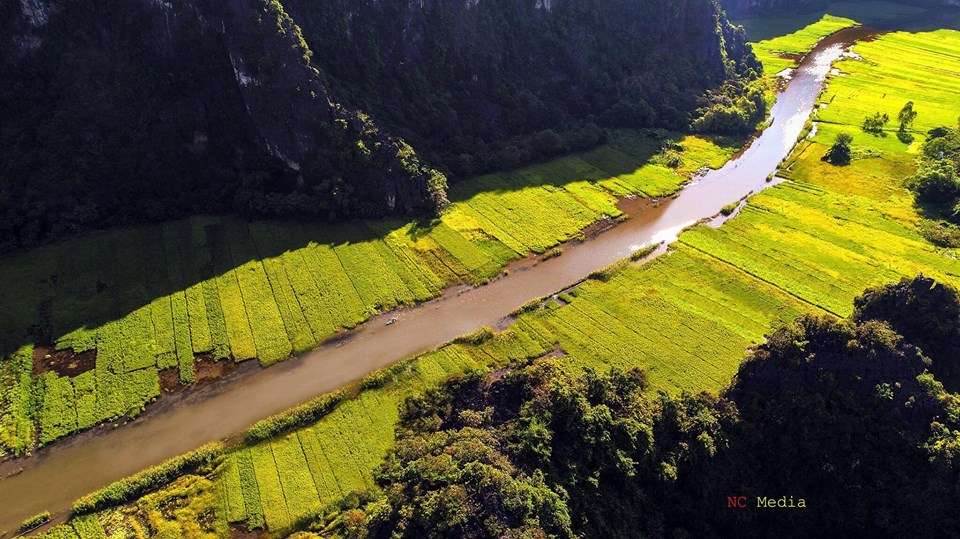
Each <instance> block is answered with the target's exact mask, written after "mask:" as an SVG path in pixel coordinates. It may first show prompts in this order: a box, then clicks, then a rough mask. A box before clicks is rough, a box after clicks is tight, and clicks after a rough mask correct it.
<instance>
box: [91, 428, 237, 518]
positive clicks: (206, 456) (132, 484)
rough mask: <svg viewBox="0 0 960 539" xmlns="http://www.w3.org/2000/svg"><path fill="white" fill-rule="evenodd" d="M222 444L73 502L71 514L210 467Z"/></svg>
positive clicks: (122, 500) (126, 498) (102, 506)
mask: <svg viewBox="0 0 960 539" xmlns="http://www.w3.org/2000/svg"><path fill="white" fill-rule="evenodd" d="M225 447H226V446H225V445H224V444H223V443H222V442H213V443H209V444H207V445H205V446H203V447H201V448H199V449H196V450H194V451H191V452H189V453H186V454H183V455H180V456H179V457H176V458H173V459H170V460H168V461H166V462H164V463H162V464H158V465H156V466H153V467H151V468H147V469H146V470H143V471H142V472H139V473H137V474H135V475H131V476H129V477H126V478H124V479H121V480H119V481H117V482H115V483H112V484H110V485H107V486H106V487H104V488H102V489H100V490H97V491H95V492H92V493H90V494H87V495H86V496H84V497H82V498H80V499H79V500H77V501H75V502H73V513H74V514H75V515H83V514H87V513H93V512H95V511H100V510H102V509H106V508H108V507H114V506H117V505H121V504H124V503H127V502H129V501H132V500H135V499H137V498H139V497H141V496H143V495H144V494H146V493H147V492H149V491H151V490H154V489H157V488H160V487H162V486H165V485H166V484H167V483H169V482H170V481H173V480H174V479H176V478H177V477H179V476H180V475H183V474H185V473H188V472H190V471H193V470H196V469H197V468H200V467H201V466H205V465H209V464H211V463H213V462H214V460H216V459H217V458H218V457H220V455H222V454H223V451H224V449H225Z"/></svg>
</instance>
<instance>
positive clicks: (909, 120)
mask: <svg viewBox="0 0 960 539" xmlns="http://www.w3.org/2000/svg"><path fill="white" fill-rule="evenodd" d="M897 119H898V120H900V129H899V130H898V131H897V137H899V138H900V140H901V141H903V142H905V143H910V142H913V135H911V134H910V133H908V132H907V130H908V129H910V126H911V125H913V122H914V120H916V119H917V111H915V110H913V101H907V104H906V105H904V106H903V108H902V109H900V113H899V114H897Z"/></svg>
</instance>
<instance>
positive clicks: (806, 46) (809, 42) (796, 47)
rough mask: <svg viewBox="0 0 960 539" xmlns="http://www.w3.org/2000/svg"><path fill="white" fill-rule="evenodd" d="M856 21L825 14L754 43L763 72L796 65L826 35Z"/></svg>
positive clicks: (775, 72) (773, 72)
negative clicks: (793, 29)
mask: <svg viewBox="0 0 960 539" xmlns="http://www.w3.org/2000/svg"><path fill="white" fill-rule="evenodd" d="M856 24H857V22H856V21H854V20H852V19H847V18H844V17H835V16H833V15H829V14H827V15H824V16H823V17H821V18H820V19H819V20H818V21H816V22H814V23H813V24H810V25H809V26H805V27H803V28H801V29H799V30H797V31H795V32H793V33H790V34H787V35H782V36H779V37H774V38H770V39H765V40H763V41H758V42H756V43H752V44H751V45H752V47H753V52H754V53H755V54H756V55H757V58H758V59H759V60H760V62H761V63H762V64H763V73H764V75H767V76H772V75H776V74H778V73H780V72H781V71H783V70H785V69H789V68H792V67H794V65H796V62H797V59H798V58H799V57H800V56H802V55H804V54H806V53H807V51H809V50H810V49H812V48H813V47H814V45H816V44H817V43H818V42H819V41H820V40H821V39H823V38H824V37H826V36H828V35H830V34H834V33H836V32H839V31H840V30H843V29H844V28H849V27H851V26H855V25H856Z"/></svg>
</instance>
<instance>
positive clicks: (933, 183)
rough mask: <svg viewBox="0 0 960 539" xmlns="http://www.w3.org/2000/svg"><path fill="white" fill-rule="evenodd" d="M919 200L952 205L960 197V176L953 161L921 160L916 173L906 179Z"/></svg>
mask: <svg viewBox="0 0 960 539" xmlns="http://www.w3.org/2000/svg"><path fill="white" fill-rule="evenodd" d="M907 186H908V187H910V188H911V189H913V191H914V192H916V193H917V198H919V199H920V201H921V202H925V203H929V204H936V205H949V206H953V205H954V204H955V202H956V200H957V198H958V197H960V178H958V177H957V168H956V167H955V166H954V164H953V162H951V161H947V160H942V161H941V160H937V161H932V162H922V163H921V164H920V168H919V169H918V170H917V173H916V174H914V175H913V177H912V178H910V179H908V180H907Z"/></svg>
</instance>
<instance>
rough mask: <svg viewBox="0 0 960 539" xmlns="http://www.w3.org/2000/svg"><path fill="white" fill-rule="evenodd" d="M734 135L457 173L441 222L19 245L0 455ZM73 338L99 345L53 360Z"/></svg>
mask: <svg viewBox="0 0 960 539" xmlns="http://www.w3.org/2000/svg"><path fill="white" fill-rule="evenodd" d="M674 144H680V145H681V146H682V148H683V149H684V151H683V152H682V161H681V163H680V164H679V165H678V166H674V167H673V168H671V167H668V166H665V165H664V164H663V163H664V161H665V160H664V159H663V155H662V154H663V151H664V148H666V147H668V146H672V145H674ZM736 149H737V144H735V143H733V142H731V141H724V140H710V139H706V138H701V137H697V136H683V135H679V134H676V133H671V132H667V131H660V130H649V131H643V132H617V133H614V134H613V135H612V136H611V139H610V141H609V143H608V144H606V145H603V146H601V147H599V148H597V149H595V150H592V151H588V152H584V153H580V154H576V155H571V156H568V157H564V158H561V159H557V160H555V161H550V162H547V163H543V164H539V165H535V166H530V167H526V168H523V169H519V170H516V171H512V172H508V173H501V174H492V175H487V176H483V177H479V178H475V179H472V180H469V181H466V182H463V183H460V184H456V185H454V186H453V188H452V189H451V192H450V198H451V200H453V203H452V204H451V207H450V208H449V209H448V211H447V212H446V213H445V214H444V215H443V216H442V217H441V218H439V219H437V220H435V221H433V222H429V223H420V222H415V223H403V222H398V221H395V222H387V221H377V222H353V223H348V224H341V225H328V224H309V223H308V224H303V223H283V222H254V223H249V224H248V223H245V222H241V221H239V220H236V219H231V218H227V217H195V218H192V219H188V220H183V221H177V222H170V223H164V224H161V225H153V226H144V227H138V228H128V229H118V230H111V231H105V232H99V233H94V234H89V235H85V236H81V237H78V238H75V239H71V240H68V241H65V242H62V243H59V244H56V245H51V246H47V247H42V248H40V249H36V250H33V251H29V252H25V253H19V254H14V255H11V256H8V257H7V258H6V259H5V261H4V264H3V265H2V266H0V282H4V283H15V285H13V286H4V287H2V288H0V357H2V358H4V359H0V457H2V456H3V455H5V454H23V453H24V452H27V451H29V450H30V449H31V448H32V447H36V446H37V445H43V444H47V443H50V442H53V441H54V440H57V439H58V438H61V437H63V436H66V435H68V434H70V433H72V432H76V431H78V430H82V429H85V428H89V427H91V426H93V425H96V424H98V423H101V422H103V421H106V420H108V419H112V418H116V417H124V416H135V415H136V414H138V413H139V412H140V411H141V410H142V409H143V408H144V406H145V405H146V404H147V403H149V402H150V401H151V400H153V399H155V398H157V397H158V396H159V395H160V393H161V391H162V390H163V388H162V387H161V386H162V384H161V382H162V380H166V379H170V378H172V379H173V380H176V381H179V383H180V384H191V383H193V382H194V381H195V380H196V377H197V360H198V359H200V358H203V359H205V360H208V361H213V360H220V361H245V360H252V359H256V360H258V361H259V362H260V363H261V364H263V365H264V366H267V365H270V364H273V363H275V362H277V361H281V360H283V359H285V358H288V357H290V356H291V354H294V353H297V352H302V351H305V350H309V349H310V348H312V347H314V346H315V345H317V344H318V343H320V342H322V341H324V340H325V339H328V338H330V337H331V336H334V335H335V334H336V333H338V332H340V331H343V330H345V329H349V328H352V327H354V326H356V325H357V324H359V323H361V322H363V321H364V320H366V319H368V318H369V317H371V316H372V315H374V314H376V313H379V312H382V311H386V310H390V309H393V308H396V307H399V306H402V305H411V304H414V303H416V302H420V301H424V300H427V299H430V298H433V297H436V296H437V295H439V294H440V292H441V291H442V290H443V289H444V288H446V287H448V286H450V285H453V284H456V283H481V282H483V281H485V280H487V279H490V278H492V277H495V276H497V275H498V274H499V273H500V271H501V270H502V268H503V267H504V265H505V264H506V263H507V262H509V261H511V260H514V259H516V258H519V257H521V256H524V255H527V254H529V253H531V252H533V253H543V252H544V251H546V250H547V249H549V248H551V247H553V246H555V245H556V244H558V243H560V242H563V241H566V240H569V239H571V238H574V237H577V236H578V235H579V234H580V233H581V231H582V230H583V229H584V228H585V227H586V226H587V225H589V224H591V223H593V222H595V221H597V220H598V219H601V218H604V217H613V218H615V217H618V216H620V215H621V212H620V211H619V210H618V209H617V207H616V199H617V197H619V196H623V195H628V194H636V195H642V196H661V195H665V194H669V193H672V192H674V191H676V190H677V189H678V188H679V187H680V186H681V185H682V184H683V183H684V182H685V181H687V179H689V177H690V176H691V174H692V173H693V172H695V171H696V170H698V169H700V168H701V167H719V166H720V165H722V164H723V163H724V162H725V161H726V160H727V159H728V158H729V156H730V155H732V154H733V152H734V151H736ZM671 151H674V152H675V150H671ZM63 350H68V351H72V352H74V353H77V354H81V353H87V354H88V356H90V357H93V355H94V354H95V360H90V363H89V364H80V365H74V366H73V368H72V370H70V369H64V368H61V369H57V368H52V367H51V368H48V367H50V365H49V364H50V363H51V362H52V361H54V360H55V358H56V357H57V355H58V351H63ZM48 356H50V357H48ZM78 371H82V372H78ZM170 373H172V375H171V376H166V377H165V376H163V375H169V374H170Z"/></svg>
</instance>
